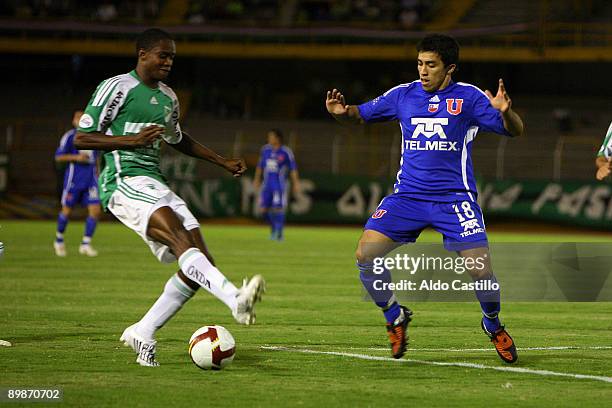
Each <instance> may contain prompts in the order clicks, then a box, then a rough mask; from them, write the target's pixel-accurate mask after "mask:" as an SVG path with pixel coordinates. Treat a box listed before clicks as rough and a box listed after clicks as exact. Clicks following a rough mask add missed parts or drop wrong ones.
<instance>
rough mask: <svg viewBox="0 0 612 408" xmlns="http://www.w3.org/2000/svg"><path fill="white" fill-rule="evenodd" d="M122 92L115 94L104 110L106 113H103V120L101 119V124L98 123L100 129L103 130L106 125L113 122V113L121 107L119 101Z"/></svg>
mask: <svg viewBox="0 0 612 408" xmlns="http://www.w3.org/2000/svg"><path fill="white" fill-rule="evenodd" d="M123 95H124V94H123V91H119V92H117V95H115V98H114V99H113V100H112V102H111V103H110V104H109V105H108V107H107V108H106V112H105V113H104V119H102V123H100V128H102V129H105V128H106V127H107V126H108V124H109V123H110V122H111V121H112V120H113V118H114V116H115V112H116V111H117V108H118V107H119V106H120V105H121V100H122V99H123Z"/></svg>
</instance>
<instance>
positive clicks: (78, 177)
mask: <svg viewBox="0 0 612 408" xmlns="http://www.w3.org/2000/svg"><path fill="white" fill-rule="evenodd" d="M75 136H76V129H72V130H69V131H68V132H66V133H64V135H63V136H62V140H61V141H60V145H59V147H58V148H57V150H56V151H55V157H57V156H60V155H63V154H80V153H86V154H88V155H89V162H88V163H75V162H70V163H68V167H66V172H65V174H64V189H71V188H77V189H88V188H89V187H91V186H96V185H97V184H98V177H97V174H96V173H97V171H96V158H97V153H96V151H95V150H78V149H77V148H76V147H74V137H75Z"/></svg>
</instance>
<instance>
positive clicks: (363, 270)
mask: <svg viewBox="0 0 612 408" xmlns="http://www.w3.org/2000/svg"><path fill="white" fill-rule="evenodd" d="M357 268H358V269H359V278H360V279H361V283H362V284H363V287H364V288H365V289H366V290H367V291H368V293H369V294H370V297H371V298H372V300H374V303H376V306H378V307H380V308H381V309H382V310H383V314H384V315H385V319H386V320H387V322H388V323H393V322H394V321H395V319H397V318H398V317H399V315H400V307H399V304H398V303H397V301H396V300H395V295H393V292H392V291H391V290H389V289H384V290H382V289H381V290H377V289H376V288H375V287H374V286H375V282H376V281H381V282H380V283H378V284H376V286H377V287H378V285H381V286H382V284H384V283H391V273H390V272H389V270H388V269H387V268H384V270H383V271H382V273H374V264H372V263H360V262H358V263H357Z"/></svg>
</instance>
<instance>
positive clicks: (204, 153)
mask: <svg viewBox="0 0 612 408" xmlns="http://www.w3.org/2000/svg"><path fill="white" fill-rule="evenodd" d="M170 146H172V147H173V148H175V149H176V150H178V151H179V152H181V153H183V154H186V155H187V156H191V157H195V158H196V159H202V160H206V161H207V162H210V163H213V164H216V165H217V166H220V167H223V168H224V169H225V170H227V171H229V172H230V173H232V175H233V176H234V177H240V176H242V174H243V173H244V172H245V171H246V169H247V166H246V163H245V162H244V159H226V158H225V157H222V156H220V155H218V154H217V153H215V152H214V151H213V150H211V149H209V148H208V147H206V146H204V145H203V144H201V143H198V142H197V141H195V140H193V138H192V137H191V136H189V135H188V134H187V133H185V132H183V138H182V139H181V141H180V142H179V143H177V144H170Z"/></svg>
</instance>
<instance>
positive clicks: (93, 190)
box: [62, 184, 100, 208]
mask: <svg viewBox="0 0 612 408" xmlns="http://www.w3.org/2000/svg"><path fill="white" fill-rule="evenodd" d="M99 202H100V198H99V196H98V185H97V184H92V185H90V186H75V185H73V186H71V187H68V188H66V187H64V191H63V192H62V206H65V207H70V208H72V207H74V206H75V205H77V204H80V205H82V206H88V205H89V204H97V203H99Z"/></svg>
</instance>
